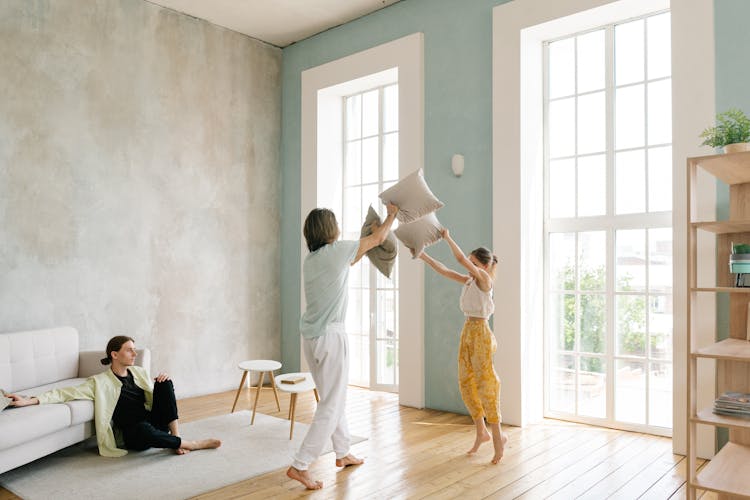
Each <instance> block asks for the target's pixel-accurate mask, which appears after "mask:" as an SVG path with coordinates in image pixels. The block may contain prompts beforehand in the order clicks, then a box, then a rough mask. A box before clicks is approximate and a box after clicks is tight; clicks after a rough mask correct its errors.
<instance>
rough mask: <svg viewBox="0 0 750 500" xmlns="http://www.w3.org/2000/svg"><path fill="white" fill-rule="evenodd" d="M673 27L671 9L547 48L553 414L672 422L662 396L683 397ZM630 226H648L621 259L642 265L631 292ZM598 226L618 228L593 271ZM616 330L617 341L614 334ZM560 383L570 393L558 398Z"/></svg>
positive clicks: (548, 283) (601, 245)
mask: <svg viewBox="0 0 750 500" xmlns="http://www.w3.org/2000/svg"><path fill="white" fill-rule="evenodd" d="M657 18H658V19H657ZM665 26H666V28H667V32H668V27H669V13H668V12H666V13H659V14H654V15H650V16H645V17H642V18H639V19H634V20H628V21H626V22H622V23H617V24H612V25H609V26H606V27H604V28H600V29H598V30H591V31H589V32H586V33H578V34H576V35H573V36H570V37H564V38H559V39H557V40H554V41H550V42H548V43H547V44H546V51H545V64H546V66H547V68H548V71H546V72H545V85H544V89H545V103H544V111H545V180H546V182H547V184H546V186H545V195H546V197H547V203H546V206H545V227H546V232H547V234H548V238H547V239H546V249H547V250H546V252H545V253H546V264H545V266H546V269H545V276H546V279H545V283H546V285H545V286H546V289H547V294H546V296H547V298H548V301H547V304H548V306H546V309H547V313H546V315H545V318H546V322H547V324H548V325H547V326H546V327H545V330H546V331H547V332H548V337H547V339H548V340H547V341H549V342H551V343H550V344H549V346H548V349H549V350H548V356H549V357H548V358H547V360H548V369H547V374H548V378H547V380H548V383H549V384H550V386H549V389H548V393H547V394H548V396H549V398H548V400H547V402H546V407H547V408H548V409H549V410H551V411H553V412H562V413H564V414H566V413H567V414H573V415H581V416H584V417H593V418H600V419H604V420H607V421H609V422H613V421H622V422H625V423H632V424H640V425H646V426H649V425H654V426H661V427H671V409H670V410H669V413H670V416H669V418H666V417H664V415H662V413H663V411H664V408H662V406H664V405H663V404H662V403H661V402H660V400H659V398H662V397H664V396H665V395H666V396H669V397H670V398H671V385H669V381H668V380H667V379H668V377H669V376H671V358H672V353H671V338H672V332H671V300H672V295H671V293H672V288H671V278H669V279H666V278H665V275H666V272H667V271H669V273H670V274H671V269H672V264H671V228H669V227H667V228H664V226H663V224H664V221H663V216H664V215H663V214H668V213H669V212H671V196H664V192H665V191H670V195H671V184H672V179H671V105H670V103H671V95H670V94H671V75H670V69H669V68H666V69H665V68H663V66H664V64H665V61H666V64H667V65H668V64H669V60H670V56H669V50H670V49H669V47H668V41H669V35H668V34H667V35H666V36H665V35H664V33H663V31H664V27H665ZM650 39H654V40H657V41H658V42H660V43H661V42H664V40H666V43H667V47H666V49H664V48H663V47H661V46H660V47H656V48H654V47H653V46H651V45H650V42H649V40H650ZM591 42H594V43H593V44H592V43H591ZM587 43H589V45H586V44H587ZM654 43H657V42H654ZM598 53H602V54H606V64H601V63H600V62H596V61H595V62H594V63H592V62H590V61H588V60H586V59H585V58H584V59H581V58H579V55H580V54H584V56H586V54H588V55H591V54H594V56H595V55H596V54H598ZM558 57H561V58H562V59H563V60H564V61H565V64H569V65H572V70H568V69H566V68H564V66H565V64H563V63H561V62H560V61H559V60H556V58H558ZM652 59H653V61H652ZM654 61H656V62H654ZM584 66H585V68H584V69H582V68H583V67H584ZM599 67H602V68H606V70H605V73H606V78H604V77H599V76H592V75H594V74H595V73H596V71H598V69H594V70H592V68H599ZM586 71H589V72H588V73H587V72H586ZM556 79H563V80H565V81H562V82H561V81H556ZM566 82H567V83H566ZM599 96H607V97H606V99H602V100H601V101H599V99H600V97H599ZM604 114H606V117H607V118H606V120H605V121H602V122H601V123H599V122H598V120H599V119H600V116H604ZM600 133H601V134H602V135H601V137H600V136H599V135H598V134H600ZM600 158H601V161H602V164H601V165H602V166H601V167H599V163H598V162H599V161H600ZM599 172H601V174H599ZM665 187H668V189H665ZM654 217H656V218H654ZM597 221H598V222H597ZM638 221H640V222H638ZM597 224H599V225H597ZM619 227H625V228H632V229H633V230H637V231H640V232H641V234H642V235H641V240H642V242H641V243H642V244H641V246H640V248H641V250H639V251H638V253H637V254H634V256H633V257H629V258H626V259H625V261H623V262H622V263H621V265H624V266H625V268H627V269H630V270H632V271H637V272H636V274H634V275H630V277H629V278H628V280H630V285H628V287H627V288H626V289H622V288H621V286H618V285H617V283H616V281H615V277H616V275H615V273H614V271H609V270H607V269H608V268H609V266H615V260H614V258H615V252H616V249H615V247H614V245H615V243H614V242H615V241H616V238H615V236H616V234H617V233H618V232H619V231H620V230H619ZM639 227H640V228H641V229H638V228H639ZM552 228H555V231H560V229H563V228H565V229H563V230H564V231H566V232H565V233H560V232H553V230H552ZM647 228H649V229H647ZM665 230H666V231H668V232H669V238H668V239H669V241H666V240H665V238H664V235H661V236H660V243H662V244H663V245H662V246H664V244H668V246H669V251H668V252H663V251H662V252H656V254H653V255H652V246H653V245H652V238H651V232H652V231H665ZM569 231H572V232H569ZM591 231H594V232H597V231H598V232H601V233H602V234H606V235H608V236H607V237H606V238H605V239H604V240H603V241H602V242H598V243H597V244H594V245H593V246H592V248H602V252H603V253H604V254H606V259H605V260H606V262H599V261H597V262H596V265H594V266H589V268H588V269H587V268H586V265H585V264H586V262H585V261H581V260H580V252H581V246H582V239H581V238H582V237H583V235H585V234H590V233H591ZM570 236H573V240H574V242H575V243H574V246H573V248H571V249H570V250H563V251H562V254H566V252H567V254H569V253H570V251H571V250H572V252H573V255H575V256H578V257H576V258H575V259H573V260H572V261H571V259H570V257H571V256H570V255H568V257H567V258H566V257H565V256H564V255H558V254H559V253H560V250H559V249H560V248H561V247H564V246H565V241H564V240H565V238H568V239H569V237H570ZM604 241H606V243H604ZM667 253H668V257H669V258H668V259H666V260H665V256H666V255H667ZM565 266H567V268H569V269H568V270H566V267H565ZM633 266H635V267H633ZM612 269H615V268H614V267H613V268H612ZM610 273H611V279H605V276H610ZM653 273H656V274H653ZM599 276H601V278H599ZM598 279H601V280H603V281H604V282H606V283H599V282H598ZM592 280H594V281H595V282H596V283H592ZM652 280H653V282H652ZM571 284H572V288H571ZM603 285H604V286H606V289H605V290H599V287H600V286H603ZM631 288H632V289H631ZM607 311H611V312H607ZM604 330H606V332H608V333H606V334H604V333H603V332H604ZM600 332H601V333H600ZM610 337H611V338H614V339H615V341H614V342H607V341H606V339H607V338H610ZM566 380H567V382H566ZM607 380H610V381H607ZM555 388H557V389H558V390H560V391H561V392H560V393H559V394H555V395H553V394H552V393H553V392H554V391H555V390H556V389H555ZM665 391H666V392H665ZM633 398H637V400H638V401H637V402H636V403H635V404H633V401H632V399H633ZM670 401H671V399H670ZM623 405H625V406H623Z"/></svg>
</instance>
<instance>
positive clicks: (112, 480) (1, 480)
mask: <svg viewBox="0 0 750 500" xmlns="http://www.w3.org/2000/svg"><path fill="white" fill-rule="evenodd" d="M250 417H251V413H250V412H249V411H247V410H245V411H239V412H236V413H231V414H227V415H221V416H218V417H211V418H207V419H205V420H199V421H196V422H189V423H186V424H182V425H180V434H182V435H183V436H184V437H185V438H186V439H200V438H206V437H215V438H219V439H221V442H222V445H221V448H218V449H216V450H201V451H194V452H191V453H188V454H187V455H183V456H178V455H175V454H174V453H173V452H172V451H170V450H153V449H152V450H147V451H143V452H130V453H128V454H127V455H126V456H124V457H122V458H104V457H101V456H99V453H98V451H97V449H96V442H94V440H92V439H90V440H88V441H86V442H85V443H82V444H79V445H74V446H70V447H68V448H65V449H64V450H60V451H58V452H56V453H53V454H52V455H49V456H47V457H44V458H41V459H39V460H36V461H35V462H32V463H30V464H27V465H24V466H22V467H19V468H17V469H13V470H11V471H8V472H6V473H4V474H0V486H2V487H3V488H6V489H8V490H10V491H12V492H13V493H15V494H16V495H18V496H20V497H21V498H23V499H24V500H49V499H53V498H54V499H56V500H57V499H77V500H83V499H96V500H106V499H120V500H122V499H131V498H133V499H135V498H139V499H159V500H168V499H183V498H189V497H192V496H195V495H199V494H201V493H205V492H208V491H212V490H215V489H218V488H221V487H222V486H227V485H229V484H234V483H237V482H239V481H242V480H244V479H248V478H251V477H254V476H258V475H261V474H265V473H266V472H271V471H274V470H277V469H283V468H285V467H287V466H288V465H289V464H290V463H291V459H292V455H293V454H294V452H295V451H296V450H297V447H298V446H299V444H300V443H301V442H302V439H304V437H305V434H306V433H307V428H308V426H307V425H306V424H301V423H299V422H295V424H294V439H293V440H292V441H290V440H289V421H288V420H282V419H279V418H276V417H270V416H268V415H263V414H260V413H257V414H256V415H255V424H254V425H252V426H251V425H250ZM363 440H364V438H362V437H357V436H352V444H354V443H358V442H360V441H363ZM329 451H331V447H330V445H329V446H328V447H327V449H326V450H324V452H325V453H328V452H329ZM280 473H281V472H280Z"/></svg>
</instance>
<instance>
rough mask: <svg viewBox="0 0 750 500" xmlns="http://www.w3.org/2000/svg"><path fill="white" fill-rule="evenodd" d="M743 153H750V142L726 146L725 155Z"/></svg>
mask: <svg viewBox="0 0 750 500" xmlns="http://www.w3.org/2000/svg"><path fill="white" fill-rule="evenodd" d="M742 151H750V142H736V143H734V144H727V145H725V146H724V152H725V153H740V152H742Z"/></svg>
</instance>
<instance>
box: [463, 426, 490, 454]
mask: <svg viewBox="0 0 750 500" xmlns="http://www.w3.org/2000/svg"><path fill="white" fill-rule="evenodd" d="M489 440H490V435H489V433H488V432H487V430H486V429H485V431H484V432H483V433H481V434H479V433H478V434H477V438H476V440H474V446H472V447H471V449H470V450H469V451H467V452H466V454H467V455H472V454H474V453H476V452H477V450H478V449H479V447H480V446H482V444H484V443H486V442H487V441H489Z"/></svg>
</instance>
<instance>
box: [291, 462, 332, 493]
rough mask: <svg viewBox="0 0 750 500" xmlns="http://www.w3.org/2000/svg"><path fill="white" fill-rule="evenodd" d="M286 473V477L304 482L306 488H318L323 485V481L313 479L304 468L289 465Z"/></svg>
mask: <svg viewBox="0 0 750 500" xmlns="http://www.w3.org/2000/svg"><path fill="white" fill-rule="evenodd" d="M286 475H287V477H289V478H291V479H294V480H296V481H299V482H300V483H302V484H304V485H305V488H307V489H308V490H319V489H320V488H322V487H323V483H322V482H321V481H313V478H312V477H310V473H309V472H307V471H306V470H299V469H296V468H294V467H289V468H288V469H287V470H286Z"/></svg>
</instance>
